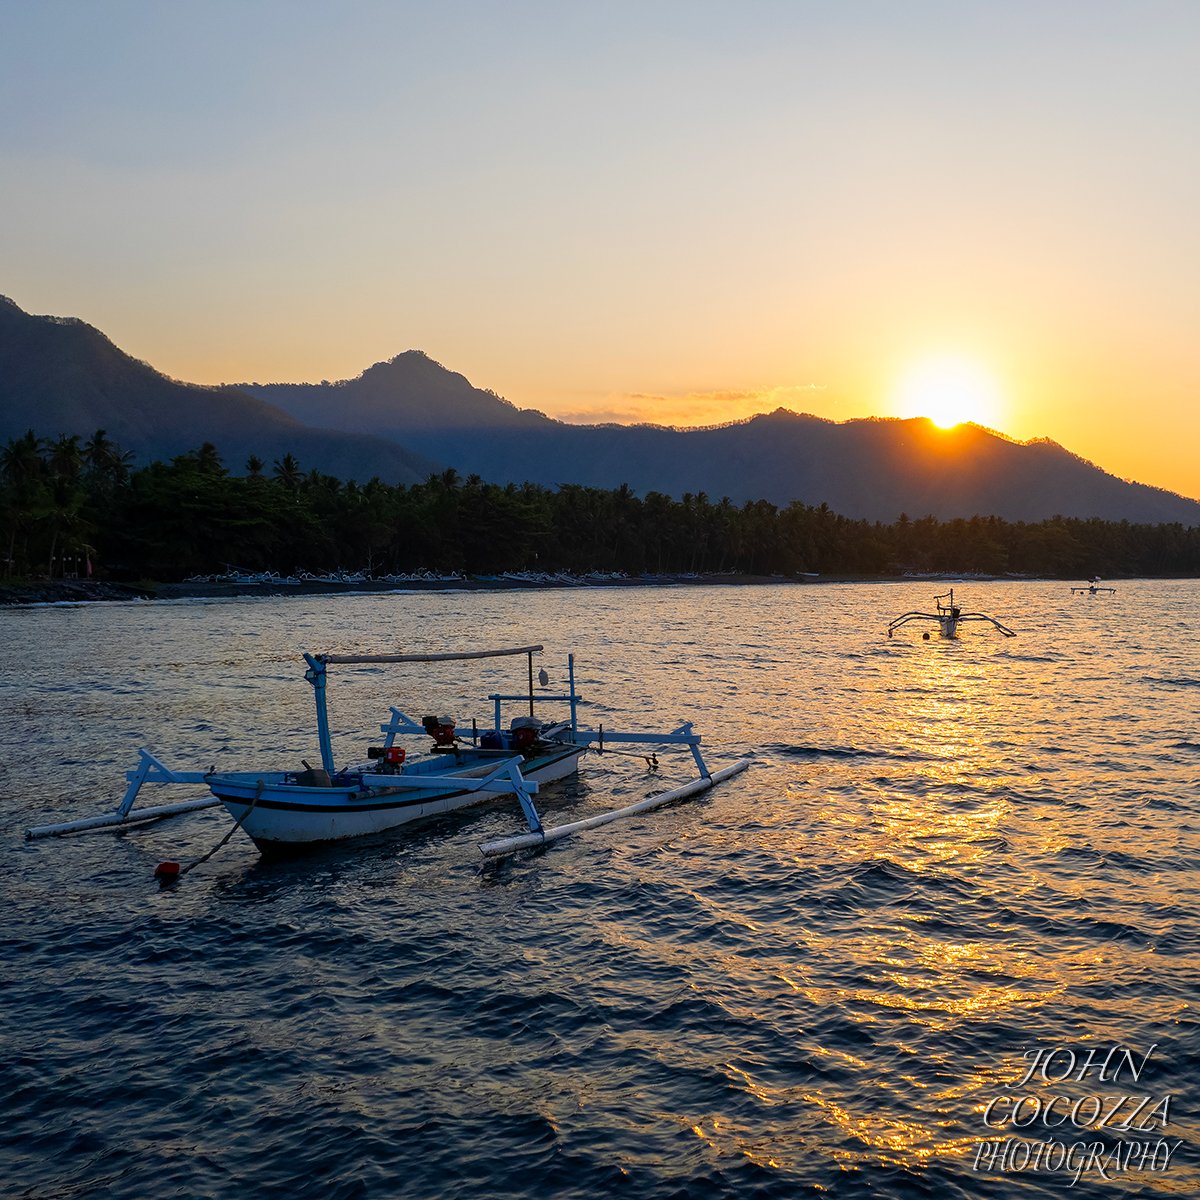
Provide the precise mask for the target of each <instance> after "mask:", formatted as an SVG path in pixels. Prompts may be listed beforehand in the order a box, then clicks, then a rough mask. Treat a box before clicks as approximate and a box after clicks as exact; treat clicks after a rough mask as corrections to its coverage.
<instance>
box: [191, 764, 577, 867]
mask: <svg viewBox="0 0 1200 1200" xmlns="http://www.w3.org/2000/svg"><path fill="white" fill-rule="evenodd" d="M584 749H585V747H583V746H573V745H560V746H555V747H552V748H550V749H548V750H545V751H542V752H538V753H534V754H532V755H531V756H530V757H529V758H528V759H527V760H526V762H525V763H524V764H523V765H522V767H521V773H522V775H524V777H525V778H526V779H531V780H534V781H535V782H536V783H539V784H543V783H550V782H552V781H554V780H556V779H562V778H564V777H566V776H567V775H571V774H573V773H574V772H575V771H576V769H577V767H578V765H579V756H580V755H581V754H582V753H583V751H584ZM494 761H495V760H494V759H492V760H487V759H484V760H479V761H477V760H473V759H471V758H470V756H469V755H468V756H467V757H466V759H465V761H464V762H462V763H461V764H456V765H455V766H454V768H453V769H450V768H447V769H446V770H444V771H442V770H431V771H429V772H428V773H429V787H428V788H425V787H421V788H396V789H389V788H363V787H361V786H357V785H353V784H351V785H346V786H333V787H306V786H301V785H299V784H296V783H288V782H286V781H285V777H284V776H282V775H268V776H261V775H250V774H240V775H228V776H217V777H213V778H212V779H211V780H210V783H209V786H210V788H211V790H212V793H213V795H214V796H216V798H217V799H218V800H220V801H221V803H222V804H224V806H225V808H226V809H227V810H228V812H229V814H230V816H232V817H233V819H234V820H235V821H237V822H239V823H240V824H241V827H242V828H243V829H244V830H245V831H246V833H247V834H248V835H249V836H250V838H251V839H252V840H253V841H254V844H255V845H256V846H257V847H258V848H259V850H261V851H262V852H263V853H264V854H276V855H278V854H286V853H291V852H295V851H297V850H301V849H305V848H315V847H317V846H321V845H325V844H327V843H330V842H341V841H345V840H347V839H350V838H358V837H367V836H370V835H371V834H377V833H383V832H385V831H387V830H389V829H395V828H397V827H398V826H400V825H407V824H410V823H411V822H413V821H420V820H423V819H424V818H426V817H435V816H439V815H440V814H442V813H448V812H453V811H454V810H455V809H458V808H465V807H467V806H468V805H471V804H479V803H482V802H483V801H485V800H494V799H495V798H496V797H497V796H498V795H500V794H502V793H503V792H504V791H505V790H506V789H505V788H504V786H503V784H500V785H498V786H497V787H495V788H480V789H476V790H468V789H465V788H463V787H462V786H460V784H459V780H461V779H469V778H470V776H471V773H472V771H474V772H475V773H479V772H480V771H482V770H485V769H487V767H488V766H490V765H492V763H494ZM439 766H440V764H439ZM456 776H457V777H458V779H457V780H456ZM509 794H510V795H511V792H509Z"/></svg>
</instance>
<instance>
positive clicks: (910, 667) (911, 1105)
mask: <svg viewBox="0 0 1200 1200" xmlns="http://www.w3.org/2000/svg"><path fill="white" fill-rule="evenodd" d="M1116 586H1117V593H1116V595H1114V596H1095V597H1091V596H1083V597H1073V596H1071V595H1070V593H1069V591H1068V585H1067V584H1065V583H1047V582H1037V583H1032V582H999V583H994V582H987V583H984V582H972V581H964V582H958V583H956V593H957V595H958V598H959V600H960V601H961V602H963V603H964V604H965V606H966V607H967V608H969V609H981V610H983V611H985V612H988V613H990V614H992V615H993V616H995V617H997V618H998V619H1000V620H1001V621H1003V622H1004V623H1005V624H1007V625H1009V626H1010V627H1011V628H1013V629H1014V630H1016V631H1017V632H1018V636H1017V637H1016V638H1014V639H1005V638H1003V637H1001V636H1000V634H999V633H997V632H996V631H995V630H994V629H992V627H991V626H989V625H986V624H983V623H977V624H973V625H967V626H964V627H963V629H962V635H961V637H960V638H959V639H957V640H955V641H946V640H944V639H941V638H940V637H938V636H936V634H935V636H934V637H933V638H931V640H929V641H923V640H922V639H921V636H920V633H921V626H920V625H909V626H907V627H906V628H905V629H904V630H903V631H902V632H901V633H900V634H899V635H898V636H897V637H896V638H895V639H892V640H889V639H888V638H887V637H886V635H885V626H886V624H887V621H888V620H889V619H890V618H891V617H893V616H896V615H898V614H899V613H901V612H904V611H906V610H909V609H923V610H927V609H928V608H929V607H930V606H931V603H932V593H933V592H935V591H938V590H941V585H936V584H931V583H925V582H920V583H904V584H887V585H867V584H858V585H836V584H824V585H814V586H800V587H794V586H777V587H662V588H648V589H623V588H609V589H604V588H598V589H587V590H563V591H546V592H536V593H530V592H495V593H454V592H448V593H418V594H407V595H405V594H395V595H355V596H347V597H341V598H330V597H289V598H280V599H261V600H240V601H230V602H213V603H203V602H173V603H161V604H105V605H92V606H81V607H75V608H31V609H13V610H8V611H3V612H0V631H2V633H3V636H2V637H0V663H2V666H3V669H2V670H0V712H2V713H3V722H2V725H0V739H2V746H0V797H2V802H0V811H2V812H3V818H4V820H3V829H4V836H3V838H2V839H0V858H2V861H0V894H2V899H3V913H4V925H3V930H4V942H5V953H4V956H3V965H2V967H0V1005H2V1009H0V1011H2V1013H3V1028H2V1037H0V1078H2V1079H3V1083H4V1087H3V1101H2V1103H3V1114H4V1120H3V1122H2V1123H0V1193H2V1194H3V1195H5V1196H16V1197H23V1198H28V1200H34V1198H36V1200H51V1198H55V1200H58V1198H66V1197H71V1198H77V1197H92V1196H95V1197H106V1198H109V1197H111V1198H123V1197H130V1198H132V1197H139V1198H144V1197H157V1196H186V1197H201V1198H202V1197H255V1196H320V1197H322V1198H328V1200H342V1198H346V1200H349V1198H354V1197H372V1198H377V1197H385V1198H386V1197H472V1198H474V1197H481V1198H483V1197H487V1198H502V1197H527V1196H528V1197H533V1196H536V1197H579V1198H584V1197H588V1198H591V1197H596V1196H607V1195H620V1196H629V1197H654V1198H659V1197H661V1198H663V1200H666V1198H675V1197H680V1198H682V1197H738V1198H739V1200H740V1198H742V1197H772V1198H773V1197H779V1198H785V1197H786V1198H792V1197H798V1196H810V1195H811V1196H823V1197H825V1196H834V1197H842V1196H845V1197H857V1196H882V1197H901V1198H904V1197H926V1196H929V1197H935V1196H936V1197H938V1198H939V1200H945V1198H950V1197H975V1196H980V1197H999V1198H1009V1197H1012V1198H1016V1197H1030V1196H1062V1195H1074V1196H1086V1197H1091V1196H1097V1197H1115V1196H1148V1197H1160V1196H1161V1197H1193V1196H1200V1163H1198V1160H1197V1153H1198V1151H1200V1124H1198V1121H1197V1106H1198V1103H1200V1033H1198V1031H1197V1022H1196V1013H1195V1004H1196V999H1197V995H1198V989H1200V917H1198V902H1200V834H1198V827H1197V809H1198V800H1197V792H1198V784H1200V704H1198V701H1200V638H1198V636H1197V634H1198V632H1200V631H1198V625H1200V616H1198V614H1200V584H1198V583H1197V582H1194V581H1178V582H1145V581H1132V582H1125V581H1121V582H1118V583H1117V585H1116ZM930 628H933V627H932V626H930ZM529 642H542V643H544V644H545V646H546V652H545V654H543V655H542V656H541V665H544V666H545V667H546V669H547V670H548V672H549V673H550V675H551V684H550V688H551V689H552V690H553V689H556V688H559V687H562V686H563V684H564V682H565V669H564V668H565V660H566V655H567V653H568V652H569V651H573V652H574V653H575V655H576V664H577V677H578V684H579V688H580V691H581V692H582V693H583V694H584V696H585V697H586V698H587V699H588V700H589V701H591V702H592V703H591V704H589V706H588V708H587V710H586V716H587V717H588V718H589V720H590V721H592V722H594V721H604V723H605V725H606V727H608V728H610V729H614V728H620V727H624V728H634V729H638V728H669V727H673V726H674V725H675V724H677V723H678V722H679V721H681V720H684V719H692V720H694V721H695V723H696V727H697V729H698V730H699V731H700V732H701V733H702V734H703V735H704V738H705V749H706V753H707V755H708V757H709V759H710V761H711V762H712V763H714V764H716V763H719V762H722V761H724V760H726V759H730V758H734V757H739V756H742V755H748V756H750V757H752V759H753V766H752V767H751V769H750V770H749V771H748V772H746V773H745V774H743V775H741V776H738V777H737V778H735V779H733V780H730V781H729V782H727V783H725V784H724V785H722V786H721V787H719V788H717V789H715V790H714V791H712V792H710V793H707V794H705V795H703V796H701V797H699V798H697V799H695V800H693V801H690V802H686V803H682V804H678V805H675V806H671V807H668V808H665V809H661V810H657V811H655V812H653V813H649V814H646V815H644V816H642V817H640V818H637V819H633V820H629V821H625V822H620V823H617V824H614V825H610V826H607V827H605V828H603V829H600V830H596V831H593V832H591V833H590V834H587V835H584V836H582V837H579V838H575V839H571V840H567V841H564V842H562V843H559V844H558V845H556V846H554V847H552V848H549V849H547V850H545V851H544V852H541V853H538V854H534V855H527V856H525V857H521V858H517V859H515V860H513V861H510V862H508V863H506V864H503V865H501V866H499V867H498V868H494V869H489V870H481V867H480V856H479V854H478V850H477V843H478V842H480V841H484V840H486V839H488V838H491V837H497V836H502V835H503V834H505V833H509V832H519V831H520V830H521V828H522V822H521V818H520V814H519V811H518V810H517V807H516V805H515V803H514V802H512V801H511V800H509V801H503V800H497V801H494V802H490V803H488V804H486V805H482V806H479V807H476V808H472V809H468V810H465V811H461V812H458V813H454V814H450V815H448V816H446V817H444V818H440V819H437V820H435V821H432V822H430V823H428V824H425V825H421V826H418V827H413V828H411V829H409V830H401V831H397V832H395V833H393V834H391V835H386V836H382V837H379V838H377V839H372V840H370V841H365V842H361V843H356V844H348V845H346V846H344V847H341V848H337V849H333V850H325V851H321V852H319V853H316V854H313V855H311V856H309V857H306V858H303V859H299V860H295V861H288V862H266V861H263V860H261V859H260V858H259V856H258V854H257V852H256V851H255V849H254V847H253V845H252V844H251V843H250V842H249V841H248V839H246V838H245V837H244V836H243V835H242V834H240V833H238V834H235V835H234V837H233V838H232V839H231V840H230V842H229V843H228V844H227V845H226V846H225V847H223V848H222V849H221V850H220V851H219V852H218V853H217V854H216V855H215V856H214V857H213V858H212V859H211V860H209V861H208V862H206V863H204V864H203V865H201V866H199V867H198V868H197V869H196V870H194V871H193V872H192V873H190V874H189V875H187V876H186V877H185V878H184V879H183V880H182V881H181V882H180V883H179V884H178V885H176V886H173V887H169V888H161V887H160V886H159V885H158V884H157V883H156V882H155V881H154V879H153V877H152V872H153V870H154V867H155V865H156V864H157V863H158V862H159V861H161V860H163V859H168V858H176V859H180V860H183V861H188V860H191V859H194V858H198V857H199V856H200V855H202V854H204V853H205V852H206V851H208V850H209V849H211V848H212V847H213V846H214V845H215V844H216V842H217V841H218V840H219V839H220V838H221V837H222V835H223V834H224V833H225V832H226V830H227V829H228V826H229V822H228V818H227V817H226V816H225V814H224V812H223V810H220V809H211V810H205V811H203V812H199V813H195V814H191V815H188V816H183V817H179V818H175V819H173V820H171V821H167V822H162V823H159V824H155V825H150V826H147V827H144V828H138V829H133V830H128V831H126V832H124V833H122V834H118V835H114V834H111V833H92V834H86V835H82V836H78V837H74V838H68V839H58V840H49V841H37V842H29V843H27V842H25V841H24V830H25V828H26V827H28V826H30V825H34V824H41V823H44V822H48V821H51V820H55V819H68V818H71V817H76V816H83V815H91V814H93V813H96V812H100V811H105V810H108V809H111V808H113V807H115V805H116V803H117V801H118V799H119V797H120V794H121V791H122V788H123V783H122V773H123V771H124V770H126V769H128V768H130V767H131V766H133V765H134V762H135V759H136V754H137V749H138V747H140V746H146V747H148V748H150V749H151V750H152V751H153V752H154V753H156V754H157V755H158V756H159V757H160V758H162V759H164V760H165V761H166V762H167V763H168V765H172V766H176V767H178V768H180V769H197V768H199V769H204V768H207V767H209V766H211V765H218V766H220V767H223V768H227V769H233V768H238V767H244V768H246V769H254V768H255V767H264V768H268V767H292V766H296V765H298V763H299V760H300V758H302V757H307V758H309V759H310V760H312V759H315V757H316V747H315V737H314V735H313V733H312V714H311V692H310V689H309V687H308V685H307V684H306V683H305V682H304V681H303V678H302V665H301V663H300V660H299V653H300V651H301V650H304V649H308V650H312V651H343V652H349V651H362V652H366V651H379V652H386V651H396V650H401V649H404V650H417V649H430V650H433V649H444V648H447V647H454V646H463V645H465V646H470V647H480V646H495V645H520V644H525V643H529ZM523 670H524V660H523V659H512V660H496V661H492V662H480V663H464V664H453V665H452V666H450V667H445V668H433V667H405V668H380V669H367V668H357V669H345V670H344V671H342V672H339V673H338V674H336V675H333V676H332V678H331V709H332V715H333V724H334V729H335V747H336V749H337V751H338V754H339V758H340V759H342V760H345V759H351V758H354V759H358V758H361V757H362V756H363V752H364V748H365V746H366V745H367V744H368V743H369V742H370V741H371V740H373V739H372V734H371V729H372V726H374V725H377V724H378V723H379V721H380V720H382V719H383V718H384V717H385V715H386V711H387V706H388V705H389V704H392V703H396V704H399V706H400V707H401V708H404V709H405V710H406V711H408V712H410V713H416V714H420V713H422V712H425V711H437V712H439V713H441V712H444V711H450V712H452V713H453V714H454V715H456V716H457V717H458V718H459V721H460V726H461V725H462V724H463V723H464V722H466V723H469V718H470V717H471V716H472V715H475V716H478V717H480V718H482V719H486V718H487V716H488V705H487V703H486V702H485V701H483V700H482V697H484V696H486V694H487V693H489V692H492V691H495V690H497V689H499V690H502V691H510V690H511V691H517V690H520V687H521V685H522V682H523V680H522V675H523ZM377 739H378V735H377V734H376V735H375V740H377ZM660 761H661V765H660V767H659V770H658V772H657V775H651V774H648V773H647V771H646V768H645V764H644V763H643V762H642V761H641V760H640V759H639V758H637V757H636V756H617V755H605V756H603V757H598V756H588V757H586V758H585V760H584V763H583V767H582V769H581V773H580V776H579V778H578V779H577V780H569V781H563V782H562V783H560V784H556V785H553V786H552V787H549V788H547V789H545V790H544V791H543V793H542V794H541V795H540V796H539V806H540V807H541V808H542V809H543V810H544V813H545V815H546V817H547V824H550V823H558V821H560V820H566V819H575V818H576V817H578V816H581V815H584V814H587V813H590V812H594V811H601V810H603V809H605V808H609V807H615V806H618V805H621V804H626V803H629V802H630V801H632V800H633V799H636V798H640V797H641V796H643V795H647V794H649V793H651V792H652V791H655V790H660V789H662V788H664V787H666V786H669V785H670V784H672V783H674V782H676V781H682V780H684V779H686V778H688V777H689V776H690V774H691V773H692V769H691V766H690V758H689V756H687V755H686V753H685V754H684V755H683V756H682V757H679V756H676V755H668V754H663V755H661V756H660ZM172 790H174V789H172ZM197 790H198V789H187V788H183V789H178V792H179V797H178V798H183V797H186V796H189V795H193V794H196V792H197ZM168 798H170V797H168V796H163V795H161V793H159V794H156V795H154V796H153V797H152V798H151V800H150V802H160V801H161V800H163V799H168ZM1114 1048H1115V1053H1112V1054H1111V1056H1110V1052H1114ZM1125 1051H1128V1052H1129V1053H1128V1056H1126V1054H1125ZM1089 1052H1093V1053H1092V1057H1091V1059H1090V1060H1089ZM1106 1063H1107V1066H1106V1065H1105V1064H1106ZM1031 1067H1033V1068H1035V1070H1034V1075H1033V1077H1032V1078H1031V1079H1029V1080H1027V1081H1025V1082H1022V1076H1023V1075H1024V1074H1026V1072H1027V1071H1028V1070H1029V1069H1030V1068H1031ZM1123 1095H1130V1096H1133V1097H1136V1098H1137V1099H1136V1101H1134V1100H1131V1101H1129V1102H1120V1103H1119V1105H1118V1107H1117V1108H1116V1109H1115V1111H1114V1104H1117V1103H1118V1102H1119V1101H1120V1097H1121V1096H1123ZM1053 1096H1059V1097H1063V1098H1064V1099H1061V1100H1058V1101H1055V1102H1054V1103H1053V1104H1051V1105H1049V1108H1048V1109H1047V1107H1046V1106H1047V1104H1048V1102H1049V1101H1050V1098H1051V1097H1053ZM1142 1097H1149V1098H1150V1099H1149V1100H1148V1101H1144V1102H1143V1101H1142V1100H1141V1098H1142ZM1094 1101H1095V1103H1094ZM1077 1102H1078V1103H1077ZM1137 1104H1140V1105H1141V1108H1140V1109H1137V1107H1136V1106H1137ZM1097 1105H1099V1106H1100V1107H1099V1108H1097ZM1014 1122H1015V1123H1014ZM1123 1125H1124V1126H1127V1128H1122V1126H1123ZM1022 1146H1023V1147H1024V1149H1022V1148H1021V1147H1022ZM1079 1147H1083V1148H1084V1149H1079ZM1163 1147H1165V1149H1164V1148H1163Z"/></svg>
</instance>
